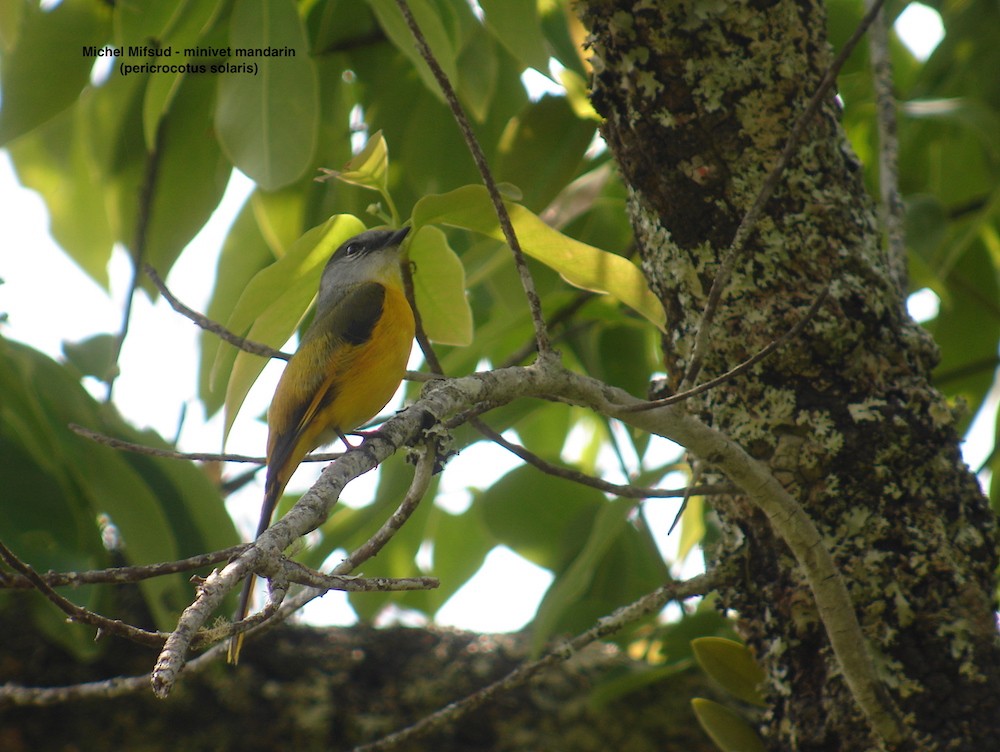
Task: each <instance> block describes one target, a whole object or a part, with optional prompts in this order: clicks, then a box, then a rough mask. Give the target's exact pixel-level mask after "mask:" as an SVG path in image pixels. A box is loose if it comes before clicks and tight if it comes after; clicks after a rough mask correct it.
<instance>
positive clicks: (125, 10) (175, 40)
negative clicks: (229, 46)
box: [115, 0, 226, 151]
mask: <svg viewBox="0 0 1000 752" xmlns="http://www.w3.org/2000/svg"><path fill="white" fill-rule="evenodd" d="M225 4H226V3H225V0H209V1H208V2H206V1H205V0H180V2H175V3H162V2H159V0H131V1H130V2H128V3H122V4H120V5H119V6H118V9H117V11H118V12H117V13H115V38H116V40H118V41H117V44H119V45H127V44H129V43H132V44H134V43H135V41H136V40H150V43H158V44H159V46H160V47H167V46H169V47H171V49H172V52H173V53H174V54H173V55H172V56H171V57H170V58H169V62H170V63H171V64H172V65H183V64H184V63H185V62H187V61H188V60H189V58H188V57H186V56H185V55H184V50H185V49H187V48H189V47H194V46H196V45H197V44H199V43H200V42H202V37H203V35H205V34H206V33H207V32H208V31H209V30H211V29H212V27H213V26H214V24H215V22H216V21H217V20H218V18H219V15H220V13H221V12H222V10H223V7H224V6H225ZM212 46H213V47H222V46H223V43H222V42H221V41H218V42H216V41H215V40H212ZM195 63H196V64H202V63H205V58H197V59H196V61H195ZM185 75H186V74H185V73H180V72H171V73H157V74H156V75H155V76H150V79H149V83H148V85H147V86H146V94H145V97H144V98H143V106H142V129H143V135H144V137H145V139H146V148H147V149H148V150H149V151H153V150H154V149H155V148H156V132H157V129H158V128H159V125H160V120H161V119H162V118H163V117H164V116H165V115H166V114H167V113H168V112H169V111H170V105H171V104H172V103H173V101H174V97H175V96H176V95H177V92H178V91H179V90H180V86H181V83H182V82H183V80H184V77H185ZM199 75H202V76H206V77H207V76H208V75H209V74H199Z"/></svg>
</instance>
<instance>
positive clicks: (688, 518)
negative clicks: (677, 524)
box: [677, 496, 705, 562]
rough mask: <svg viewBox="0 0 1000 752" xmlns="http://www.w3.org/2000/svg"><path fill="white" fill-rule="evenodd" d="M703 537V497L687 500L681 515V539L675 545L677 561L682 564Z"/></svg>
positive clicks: (693, 497)
mask: <svg viewBox="0 0 1000 752" xmlns="http://www.w3.org/2000/svg"><path fill="white" fill-rule="evenodd" d="M704 537H705V497H704V496H692V497H691V498H689V499H688V502H687V506H686V507H685V508H684V513H683V514H682V515H681V539H680V541H678V543H677V561H678V562H682V561H684V560H685V559H686V558H687V555H688V554H689V553H691V551H692V550H693V549H694V547H695V546H696V545H697V544H699V543H701V541H702V539H703V538H704Z"/></svg>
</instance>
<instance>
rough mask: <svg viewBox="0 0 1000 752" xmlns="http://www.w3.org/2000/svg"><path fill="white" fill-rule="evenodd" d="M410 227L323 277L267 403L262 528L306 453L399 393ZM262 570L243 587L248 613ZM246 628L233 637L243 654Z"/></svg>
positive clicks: (354, 250)
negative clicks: (403, 263)
mask: <svg viewBox="0 0 1000 752" xmlns="http://www.w3.org/2000/svg"><path fill="white" fill-rule="evenodd" d="M409 229H410V228H409V227H403V228H402V229H400V230H381V229H376V230H368V231H366V232H363V233H361V234H360V235H356V236H355V237H352V238H350V239H349V240H346V241H345V242H344V243H342V244H341V245H340V247H339V248H337V250H336V251H335V252H334V253H333V255H332V256H331V257H330V260H329V261H328V262H327V264H326V266H325V267H324V269H323V274H322V277H321V278H320V284H319V292H318V294H317V297H316V313H315V315H314V317H313V321H312V324H310V325H309V327H308V328H307V329H306V332H305V334H304V335H303V336H302V340H301V342H300V343H299V347H298V349H297V350H296V351H295V354H294V355H293V356H292V358H291V359H290V360H289V361H288V364H287V365H286V366H285V370H284V372H283V373H282V375H281V378H280V379H279V381H278V386H277V388H276V389H275V392H274V397H273V398H272V400H271V405H270V407H269V408H268V411H267V425H268V434H267V477H266V480H265V483H264V501H263V504H262V505H261V511H260V522H259V523H258V525H257V535H256V536H255V539H256V538H259V537H260V536H261V534H262V533H263V532H264V531H265V530H267V528H268V527H269V526H270V524H271V516H272V515H273V514H274V508H275V506H276V505H277V503H278V499H279V498H281V494H282V493H283V492H284V490H285V486H286V484H287V483H288V481H289V479H290V478H291V476H292V473H294V472H295V469H296V468H297V467H298V466H299V463H301V462H302V460H303V459H304V458H305V456H306V455H307V454H308V453H309V452H311V451H312V450H313V449H316V448H317V447H319V446H322V445H323V444H328V443H330V442H332V441H335V440H336V439H337V438H340V439H341V440H342V441H343V442H344V443H345V445H347V447H350V446H351V444H350V443H349V442H348V441H347V437H346V433H347V432H349V431H352V430H353V429H355V428H357V427H358V426H360V425H361V424H363V423H365V422H366V421H368V420H370V419H371V418H372V417H373V416H375V415H376V414H377V413H378V411H379V410H381V409H382V408H383V407H385V405H386V403H388V402H389V400H390V399H391V398H392V395H393V394H394V393H395V392H396V389H397V388H398V387H399V384H400V382H401V381H402V379H403V374H404V372H405V370H406V363H407V360H409V356H410V349H411V348H412V346H413V336H414V318H413V311H412V309H411V308H410V304H409V302H408V301H407V299H406V295H405V294H404V291H403V280H402V274H401V270H400V256H401V253H402V243H403V240H404V239H405V238H406V235H407V233H408V232H409ZM256 579H257V578H256V577H255V576H254V575H253V574H252V573H251V574H250V575H249V576H248V577H247V579H246V582H245V583H244V585H243V590H242V592H241V593H240V600H239V607H238V609H237V611H236V616H235V621H240V620H242V619H244V618H245V617H246V615H247V611H248V609H249V604H250V599H251V596H252V595H253V588H254V583H255V582H256ZM242 645H243V633H242V632H241V633H239V634H237V635H234V636H233V637H232V638H231V639H230V641H229V650H228V654H227V660H228V662H229V663H231V664H234V665H235V664H236V663H237V662H238V661H239V655H240V650H241V648H242Z"/></svg>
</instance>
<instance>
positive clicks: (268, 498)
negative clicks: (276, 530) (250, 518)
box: [226, 473, 284, 666]
mask: <svg viewBox="0 0 1000 752" xmlns="http://www.w3.org/2000/svg"><path fill="white" fill-rule="evenodd" d="M283 490H284V483H280V482H279V481H278V480H277V478H272V477H271V474H270V473H268V478H267V485H266V487H265V489H264V503H263V504H262V505H261V508H260V522H259V523H258V524H257V535H256V536H254V540H257V538H259V537H260V536H261V534H262V533H263V532H264V531H265V530H267V528H268V527H269V526H270V525H271V515H273V514H274V508H275V507H276V506H277V505H278V499H279V498H280V497H281V492H282V491H283ZM256 583H257V576H256V575H255V574H253V573H252V572H251V573H250V574H249V575H248V576H247V578H246V580H245V581H244V583H243V590H242V591H241V592H240V605H239V606H238V607H237V609H236V615H235V616H234V617H233V621H234V622H237V621H242V620H243V619H245V618H246V615H247V611H249V610H250V599H251V598H253V590H254V586H255V585H256ZM244 634H245V633H244V632H240V633H239V634H236V635H233V636H232V637H230V638H229V650H228V651H227V653H226V662H227V663H231V664H233V665H234V666H235V665H236V664H237V663H239V661H240V650H242V649H243V636H244Z"/></svg>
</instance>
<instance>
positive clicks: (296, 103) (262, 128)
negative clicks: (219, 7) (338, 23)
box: [215, 0, 319, 190]
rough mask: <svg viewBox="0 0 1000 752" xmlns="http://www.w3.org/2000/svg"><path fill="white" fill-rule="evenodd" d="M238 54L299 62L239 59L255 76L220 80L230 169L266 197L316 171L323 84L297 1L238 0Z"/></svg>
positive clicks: (219, 115) (234, 21)
mask: <svg viewBox="0 0 1000 752" xmlns="http://www.w3.org/2000/svg"><path fill="white" fill-rule="evenodd" d="M229 41H230V45H231V46H232V47H233V48H234V49H236V50H238V49H246V48H250V49H256V48H272V49H284V48H286V47H287V48H291V49H293V50H294V51H295V55H294V57H236V58H234V60H235V62H236V63H241V64H250V65H254V66H257V71H256V74H255V75H251V74H244V73H232V74H227V75H224V76H222V77H221V78H220V79H219V96H218V102H217V104H216V108H215V128H216V131H217V133H218V137H219V141H220V142H221V144H222V148H223V150H224V151H225V152H226V154H227V155H228V156H229V158H230V160H231V161H232V163H233V164H234V165H235V166H236V167H238V168H239V169H240V170H242V171H243V172H244V173H246V174H247V175H248V176H249V177H250V178H251V179H253V180H254V181H256V182H257V183H258V184H259V185H260V187H261V188H263V189H265V190H274V189H276V188H281V187H282V186H284V185H288V184H289V183H293V182H295V181H296V180H297V179H298V178H300V177H301V176H302V175H303V174H305V171H306V170H307V169H308V168H309V166H310V164H311V163H312V160H313V157H314V155H315V153H316V138H317V132H318V129H319V80H318V78H317V74H316V67H315V65H314V64H313V60H312V58H311V57H310V55H309V49H308V45H307V42H306V35H305V30H304V29H303V27H302V23H301V21H300V20H299V16H298V11H297V8H296V5H295V3H294V2H292V0H272V1H269V2H265V1H264V0H238V1H237V3H236V6H235V7H234V8H233V14H232V18H231V19H230V37H229Z"/></svg>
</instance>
